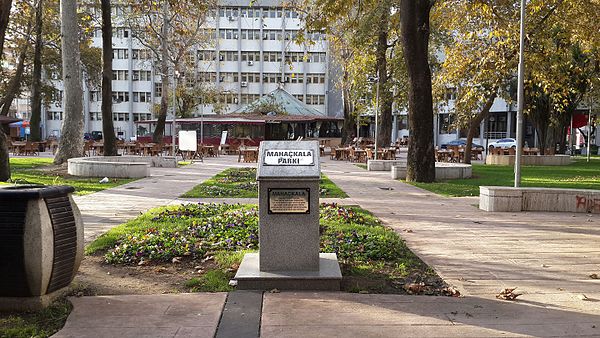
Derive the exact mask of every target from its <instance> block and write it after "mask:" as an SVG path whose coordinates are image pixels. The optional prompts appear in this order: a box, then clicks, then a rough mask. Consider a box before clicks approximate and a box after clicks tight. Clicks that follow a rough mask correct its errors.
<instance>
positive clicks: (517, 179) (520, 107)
mask: <svg viewBox="0 0 600 338" xmlns="http://www.w3.org/2000/svg"><path fill="white" fill-rule="evenodd" d="M520 26H521V27H520V32H519V40H520V41H519V79H518V81H519V84H518V87H517V105H518V108H517V149H516V150H517V152H516V154H515V188H518V187H519V186H520V185H521V154H522V152H523V99H524V98H523V94H524V90H523V81H524V75H525V57H524V56H525V55H524V52H525V51H524V49H525V48H524V47H525V46H524V45H525V0H521V25H520Z"/></svg>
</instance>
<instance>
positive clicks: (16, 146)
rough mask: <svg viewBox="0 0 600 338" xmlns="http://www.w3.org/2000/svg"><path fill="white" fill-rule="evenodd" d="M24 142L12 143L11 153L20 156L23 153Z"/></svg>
mask: <svg viewBox="0 0 600 338" xmlns="http://www.w3.org/2000/svg"><path fill="white" fill-rule="evenodd" d="M25 144H26V143H25V142H13V143H12V145H13V153H14V154H18V155H21V154H23V152H24V149H25Z"/></svg>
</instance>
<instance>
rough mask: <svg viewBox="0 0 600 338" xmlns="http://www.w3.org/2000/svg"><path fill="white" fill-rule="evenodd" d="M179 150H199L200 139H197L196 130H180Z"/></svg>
mask: <svg viewBox="0 0 600 338" xmlns="http://www.w3.org/2000/svg"><path fill="white" fill-rule="evenodd" d="M179 150H181V151H194V152H195V151H198V139H196V131H195V130H180V131H179Z"/></svg>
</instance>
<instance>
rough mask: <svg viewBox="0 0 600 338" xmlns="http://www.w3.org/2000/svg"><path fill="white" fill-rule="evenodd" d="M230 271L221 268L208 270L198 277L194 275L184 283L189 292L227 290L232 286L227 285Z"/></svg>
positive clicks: (230, 289)
mask: <svg viewBox="0 0 600 338" xmlns="http://www.w3.org/2000/svg"><path fill="white" fill-rule="evenodd" d="M231 277H233V274H232V273H227V272H225V271H223V270H210V271H207V272H206V273H204V274H203V275H202V276H200V277H194V278H192V279H190V280H188V281H187V282H186V283H185V286H186V287H188V288H190V291H191V292H229V291H233V288H232V287H231V286H230V285H229V280H230V279H231Z"/></svg>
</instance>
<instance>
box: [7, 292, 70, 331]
mask: <svg viewBox="0 0 600 338" xmlns="http://www.w3.org/2000/svg"><path fill="white" fill-rule="evenodd" d="M71 309H72V306H71V303H70V302H68V301H67V300H65V299H61V300H58V301H56V302H54V303H53V304H52V305H50V306H49V307H47V308H45V309H43V310H41V311H37V312H31V313H11V314H0V337H15V338H21V337H22V338H29V337H50V336H51V335H53V334H54V333H56V332H57V331H58V330H60V329H61V328H62V327H63V326H64V324H65V321H66V320H67V317H68V316H69V313H70V312H71Z"/></svg>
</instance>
